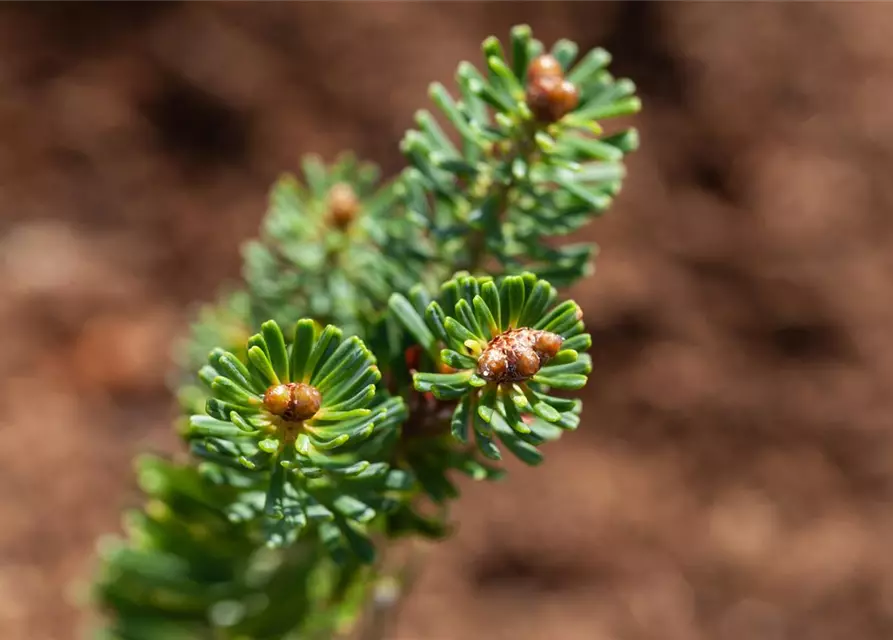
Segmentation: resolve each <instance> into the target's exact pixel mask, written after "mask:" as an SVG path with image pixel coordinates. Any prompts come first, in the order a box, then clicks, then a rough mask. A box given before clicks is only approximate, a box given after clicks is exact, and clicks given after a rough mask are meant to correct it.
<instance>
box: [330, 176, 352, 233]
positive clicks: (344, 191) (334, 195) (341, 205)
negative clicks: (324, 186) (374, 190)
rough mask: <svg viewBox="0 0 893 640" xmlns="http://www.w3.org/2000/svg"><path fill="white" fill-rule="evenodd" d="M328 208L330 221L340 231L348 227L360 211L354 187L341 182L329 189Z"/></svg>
mask: <svg viewBox="0 0 893 640" xmlns="http://www.w3.org/2000/svg"><path fill="white" fill-rule="evenodd" d="M327 206H328V209H329V219H330V220H331V222H332V224H333V225H335V226H336V227H338V228H339V229H345V228H346V227H348V226H349V225H350V223H351V222H353V221H354V219H355V218H356V217H357V213H359V211H360V201H359V199H358V198H357V194H356V193H355V192H354V190H353V187H351V186H350V185H349V184H347V183H345V182H339V183H337V184H335V185H333V186H332V188H331V189H329V195H328V202H327Z"/></svg>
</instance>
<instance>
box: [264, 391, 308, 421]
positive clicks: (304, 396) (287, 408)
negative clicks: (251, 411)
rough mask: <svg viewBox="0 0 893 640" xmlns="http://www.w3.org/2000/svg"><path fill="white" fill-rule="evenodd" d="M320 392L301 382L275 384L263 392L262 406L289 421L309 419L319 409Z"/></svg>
mask: <svg viewBox="0 0 893 640" xmlns="http://www.w3.org/2000/svg"><path fill="white" fill-rule="evenodd" d="M321 405H322V394H321V393H320V392H319V390H318V389H317V388H316V387H314V386H311V385H309V384H304V383H303V382H290V383H288V384H277V385H275V386H272V387H270V388H269V389H267V391H266V393H264V408H265V409H266V410H267V411H269V412H270V413H272V414H273V415H274V416H279V417H280V418H282V419H283V420H287V421H289V422H301V421H303V420H309V419H310V418H312V417H313V416H315V415H316V413H317V412H318V411H319V408H320V406H321Z"/></svg>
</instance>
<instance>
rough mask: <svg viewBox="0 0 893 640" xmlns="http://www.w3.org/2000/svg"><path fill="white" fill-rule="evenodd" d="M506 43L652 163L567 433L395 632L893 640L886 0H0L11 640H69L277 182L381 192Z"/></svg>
mask: <svg viewBox="0 0 893 640" xmlns="http://www.w3.org/2000/svg"><path fill="white" fill-rule="evenodd" d="M519 22H528V23H530V24H531V25H532V26H533V27H534V30H535V31H536V33H537V35H538V36H539V37H540V38H542V39H544V40H545V41H547V42H551V41H552V40H554V39H555V38H557V37H561V36H568V37H571V38H573V39H576V40H577V41H578V42H580V44H581V47H584V48H587V47H591V46H596V45H603V46H605V47H607V48H608V49H609V50H610V51H612V53H613V54H614V56H615V65H614V69H615V71H616V72H617V73H618V74H620V75H626V76H629V77H632V78H633V79H634V80H635V81H636V82H637V84H638V85H639V87H640V90H641V93H642V96H643V99H644V103H645V111H644V113H643V114H642V115H641V116H640V117H638V118H637V119H636V124H637V126H638V127H639V128H640V131H641V134H642V139H643V145H642V149H641V150H640V151H639V152H638V153H636V154H635V155H634V157H633V158H632V161H631V162H630V177H629V180H628V182H627V184H626V187H625V191H624V193H623V195H622V196H621V198H620V199H619V201H618V202H617V204H616V206H615V208H614V209H613V210H612V211H611V212H610V213H609V214H608V215H607V217H605V218H603V219H602V220H599V221H597V222H595V223H594V224H593V225H591V226H590V227H589V228H588V230H587V231H586V233H585V236H586V237H587V238H589V239H594V240H597V241H598V242H599V243H600V244H601V246H602V247H603V251H602V254H601V256H600V258H599V261H598V273H597V275H596V277H594V278H593V279H591V280H590V281H588V282H585V283H583V284H582V285H580V286H579V287H578V288H577V289H576V290H575V291H574V292H573V293H574V294H575V295H576V296H578V299H579V300H580V301H581V303H582V304H583V306H584V308H585V311H586V313H587V318H588V324H589V327H590V328H591V330H592V332H593V335H594V340H595V346H594V349H593V355H594V358H595V363H596V372H595V374H594V376H593V379H592V381H591V382H590V385H589V387H588V389H587V392H586V393H587V400H588V403H587V406H586V410H585V421H584V425H583V427H582V428H581V430H580V431H579V432H578V433H577V434H574V435H573V436H572V437H567V438H565V439H564V440H563V441H562V442H561V443H559V444H556V445H553V446H551V447H550V448H549V450H548V451H547V460H546V464H545V465H544V466H543V467H542V468H540V469H537V470H527V469H521V468H516V467H515V466H513V471H514V472H515V473H514V475H513V476H512V477H511V479H510V480H509V481H508V482H506V483H505V484H503V485H501V486H497V487H493V486H483V485H471V484H468V485H466V491H465V497H464V499H463V501H462V502H461V504H460V505H459V507H458V508H457V511H456V517H457V518H458V519H459V521H460V522H461V530H460V532H459V534H458V535H457V537H456V538H455V539H453V540H452V541H450V542H448V543H446V544H444V545H442V546H440V547H438V548H437V549H436V550H435V551H434V552H433V555H432V559H431V561H430V564H429V565H428V566H427V568H426V570H425V573H424V574H423V576H422V578H421V581H420V583H419V585H418V588H417V591H416V592H415V593H414V595H413V596H412V597H411V599H410V601H409V602H408V603H407V605H406V608H405V610H404V613H403V615H402V617H401V619H400V622H399V629H398V631H397V633H396V637H397V638H399V639H400V640H423V639H432V640H454V639H455V640H458V639H466V638H485V637H486V638H493V639H500V638H506V639H508V638H511V639H520V640H528V639H540V638H560V639H561V640H577V639H579V640H608V639H611V640H639V639H642V640H697V639H705V640H708V639H709V640H714V639H716V640H781V639H792V640H832V639H834V640H836V639H861V640H875V639H888V638H891V637H893V554H891V542H893V504H891V494H893V490H891V484H893V429H891V416H893V406H891V405H893V393H891V392H893V388H891V387H893V336H891V333H890V327H891V320H893V297H891V296H890V284H889V282H890V278H891V276H893V253H891V246H893V245H891V239H893V218H891V216H890V210H891V204H893V182H891V179H890V177H891V168H893V164H891V162H893V109H891V104H893V47H891V45H890V43H891V41H893V7H891V6H890V5H882V4H873V5H868V4H862V5H851V4H824V5H813V4H799V3H797V4H756V5H742V4H680V3H664V4H659V5H658V4H644V3H630V4H622V5H615V4H607V3H591V4H590V3H573V4H558V3H550V4H534V3H526V4H523V5H511V4H507V3H499V4H487V5H483V4H470V3H456V4H449V5H447V4H430V3H414V4H409V3H407V4H386V3H365V4H358V3H351V4H343V5H333V4H310V3H293V4H267V3H258V4H254V5H251V6H248V5H243V4H225V5H224V4H220V5H216V4H203V3H195V4H180V3H159V4H140V5H125V4H119V3H103V4H101V5H98V4H97V5H91V4H65V5H45V4H34V5H25V4H20V5H4V6H3V7H2V8H0V213H2V219H0V330H2V334H3V338H2V345H3V347H2V357H0V376H2V387H0V388H2V390H0V425H2V430H0V485H2V490H0V495H2V498H0V637H2V638H3V639H4V640H19V639H28V640H64V639H67V638H73V637H76V631H75V629H76V625H78V624H80V623H81V622H82V621H83V619H84V617H83V615H82V614H79V613H77V612H76V610H75V608H74V607H73V606H72V605H71V604H70V603H69V602H68V599H69V595H68V591H69V587H68V585H69V584H70V583H71V581H73V580H75V579H77V578H84V577H86V576H87V575H88V572H89V570H90V567H91V562H92V560H91V553H92V545H93V541H94V539H95V537H96V536H97V535H99V534H101V533H103V532H107V531H113V530H115V529H116V527H117V526H118V515H119V512H120V510H121V509H122V508H123V507H125V506H128V505H132V504H135V502H136V500H137V496H136V494H135V493H134V490H133V480H132V477H131V474H130V468H129V464H130V459H131V457H132V456H133V455H134V454H135V453H137V452H140V451H145V450H150V449H151V450H173V449H174V448H175V447H176V446H177V443H176V440H175V438H174V436H173V435H172V433H171V431H170V429H169V426H168V423H169V421H168V419H169V416H170V415H171V406H170V398H169V396H168V393H167V391H166V387H165V375H166V372H167V371H168V370H169V360H168V353H169V351H170V345H171V341H172V340H173V339H174V338H175V337H176V336H178V335H180V334H181V333H182V331H183V329H184V327H185V325H186V322H187V320H188V318H189V313H190V310H191V305H192V304H193V303H194V302H195V301H200V300H208V299H211V298H212V297H213V295H214V293H215V291H216V288H217V286H218V285H219V284H220V283H222V282H224V281H225V280H227V279H229V278H233V277H236V276H237V275H238V271H239V264H240V258H239V254H238V245H239V243H240V241H242V240H243V239H245V238H246V237H248V236H250V235H251V234H253V233H254V232H255V230H256V228H257V224H258V222H259V220H260V217H261V215H262V214H263V211H264V207H265V197H266V190H267V188H268V186H269V184H270V183H271V182H272V180H273V179H274V178H275V176H276V175H277V173H278V172H280V171H282V170H289V169H293V168H295V167H296V166H297V162H298V159H299V157H300V155H301V154H303V153H304V152H308V151H318V152H321V153H323V154H324V155H325V156H326V157H328V158H331V157H332V156H333V155H334V153H335V152H337V151H338V150H340V149H342V148H346V147H353V148H355V149H356V150H357V152H358V153H359V154H361V155H363V156H365V157H368V158H370V159H373V160H376V161H378V162H380V163H381V164H382V165H383V166H384V167H385V169H386V170H387V171H388V172H392V171H394V170H396V169H397V168H399V167H400V157H399V154H398V152H397V141H398V140H399V138H400V136H401V134H402V132H403V130H404V129H405V128H406V127H407V126H409V125H410V121H411V115H412V112H413V111H414V109H416V108H417V107H419V106H422V105H424V104H426V102H427V99H426V95H425V92H426V86H427V84H428V82H429V81H432V80H441V81H447V82H448V81H449V80H450V78H451V77H452V73H453V70H454V69H455V66H456V64H457V62H458V61H459V60H460V59H462V58H471V59H474V60H478V54H477V51H478V44H479V42H480V41H481V40H482V39H483V38H484V37H485V36H486V35H488V34H490V33H495V34H498V35H500V36H501V37H505V36H507V31H508V28H509V27H510V26H511V25H512V24H515V23H519Z"/></svg>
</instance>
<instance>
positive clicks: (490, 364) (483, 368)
mask: <svg viewBox="0 0 893 640" xmlns="http://www.w3.org/2000/svg"><path fill="white" fill-rule="evenodd" d="M507 367H508V358H507V357H506V354H505V352H504V351H502V350H501V349H498V348H489V347H488V348H487V349H485V350H484V352H483V353H482V354H481V357H480V358H478V373H479V374H480V375H481V377H482V378H484V380H491V381H498V380H501V379H502V378H503V377H504V376H505V374H506V369H507Z"/></svg>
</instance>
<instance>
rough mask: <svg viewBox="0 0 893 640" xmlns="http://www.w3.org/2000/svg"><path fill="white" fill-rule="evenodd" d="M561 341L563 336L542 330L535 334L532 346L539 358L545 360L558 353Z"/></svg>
mask: <svg viewBox="0 0 893 640" xmlns="http://www.w3.org/2000/svg"><path fill="white" fill-rule="evenodd" d="M563 342H564V338H562V337H561V336H560V335H558V334H557V333H552V332H551V331H543V332H542V333H540V334H539V335H538V336H537V338H536V343H534V346H533V348H534V350H535V351H536V353H537V355H538V356H539V357H540V359H541V360H544V361H545V360H549V359H550V358H554V357H555V356H556V355H557V354H558V352H559V351H560V350H561V344H562V343H563Z"/></svg>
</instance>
